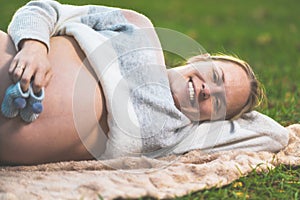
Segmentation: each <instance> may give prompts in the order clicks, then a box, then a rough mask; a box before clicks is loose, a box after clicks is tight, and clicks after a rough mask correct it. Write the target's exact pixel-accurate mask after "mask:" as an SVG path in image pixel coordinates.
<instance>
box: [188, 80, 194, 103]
mask: <svg viewBox="0 0 300 200" xmlns="http://www.w3.org/2000/svg"><path fill="white" fill-rule="evenodd" d="M189 92H190V100H191V101H194V99H195V91H194V87H193V83H192V81H189Z"/></svg>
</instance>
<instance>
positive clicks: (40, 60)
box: [0, 1, 288, 164]
mask: <svg viewBox="0 0 300 200" xmlns="http://www.w3.org/2000/svg"><path fill="white" fill-rule="evenodd" d="M9 34H10V36H11V38H12V40H11V38H10V37H9V36H8V35H7V34H6V33H4V32H1V38H0V40H1V42H0V44H1V45H0V55H1V59H0V80H1V85H0V98H1V99H3V98H4V95H5V91H6V89H7V88H8V87H9V86H10V85H12V84H16V83H20V86H21V87H20V89H21V90H22V91H27V90H28V88H29V85H30V84H32V88H33V92H35V93H39V92H40V90H41V89H42V88H43V87H45V99H44V100H43V107H44V110H43V112H42V113H41V114H40V116H39V118H38V119H37V120H35V121H34V122H32V123H25V122H24V121H22V120H21V118H20V117H15V118H6V117H4V116H0V162H1V163H4V164H36V163H44V162H54V161H63V160H83V159H94V158H96V159H105V158H113V157H118V156H126V155H133V156H135V155H138V156H139V155H149V156H151V157H158V156H163V155H167V154H170V153H184V152H186V151H188V150H191V149H195V148H201V149H203V150H207V151H208V150H212V149H213V150H226V149H234V148H240V149H243V148H244V149H245V148H246V149H247V148H248V150H255V151H258V150H268V151H278V150H279V149H280V148H282V147H283V146H284V145H285V144H286V143H287V139H288V138H287V133H286V130H285V129H284V128H283V127H281V126H280V125H279V124H277V123H276V122H274V121H273V120H272V119H270V118H268V117H266V116H263V115H261V114H259V113H257V112H252V113H250V115H251V116H252V117H251V119H250V118H249V119H248V120H243V119H239V120H236V121H224V119H233V118H237V117H238V116H241V115H242V114H243V113H245V112H249V111H250V110H251V109H253V108H254V106H255V105H256V103H257V100H258V99H259V94H260V89H259V87H258V82H257V80H256V78H255V76H254V74H253V72H252V70H251V68H250V67H249V66H248V65H247V64H246V63H245V62H243V61H241V60H239V59H236V58H233V57H230V56H209V55H207V54H205V55H200V56H198V57H194V58H192V59H190V61H189V63H188V64H187V65H186V66H182V67H178V68H174V69H170V70H168V72H167V71H166V69H165V65H164V61H163V54H162V50H161V47H160V43H159V42H158V38H157V36H156V33H155V32H154V29H153V26H152V24H151V22H150V21H149V20H148V19H147V18H146V17H144V16H142V15H140V14H138V13H136V12H134V11H129V10H122V9H116V8H108V7H103V6H82V7H79V6H70V5H62V4H59V3H58V2H56V1H32V2H30V3H28V4H27V5H26V6H24V7H23V8H21V9H20V10H19V11H17V13H16V14H15V16H14V18H13V20H12V22H11V24H10V27H9ZM59 35H60V36H59ZM66 35H70V36H72V37H67V36H66ZM55 36H59V37H55ZM50 38H51V39H50ZM16 49H17V50H16ZM9 74H10V75H11V76H9ZM222 119H223V120H222ZM210 120H213V121H215V120H221V121H219V122H209V121H210ZM204 121H205V122H204ZM212 127H213V128H212ZM271 130H274V131H271ZM219 136H220V138H219ZM195 138H198V139H197V140H195Z"/></svg>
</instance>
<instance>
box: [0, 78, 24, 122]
mask: <svg viewBox="0 0 300 200" xmlns="http://www.w3.org/2000/svg"><path fill="white" fill-rule="evenodd" d="M28 96H29V90H28V91H27V92H23V91H22V89H21V85H20V82H17V83H16V84H14V85H10V86H9V87H8V88H7V89H6V92H5V95H4V99H3V102H2V105H1V112H2V114H3V115H4V116H5V117H7V118H13V117H15V116H17V115H18V114H19V110H20V109H23V108H25V106H26V98H28Z"/></svg>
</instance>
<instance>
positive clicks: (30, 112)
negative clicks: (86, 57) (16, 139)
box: [20, 85, 45, 123]
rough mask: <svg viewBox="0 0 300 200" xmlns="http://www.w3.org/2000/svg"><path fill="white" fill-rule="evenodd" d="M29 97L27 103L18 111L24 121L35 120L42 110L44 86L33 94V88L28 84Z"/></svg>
mask: <svg viewBox="0 0 300 200" xmlns="http://www.w3.org/2000/svg"><path fill="white" fill-rule="evenodd" d="M29 94H30V96H29V98H28V100H27V105H26V107H25V108H24V109H22V110H21V111H20V116H21V118H22V119H23V120H24V121H25V122H28V123H30V122H33V121H34V120H36V119H37V118H38V117H39V115H40V113H41V112H42V111H43V104H42V101H43V99H44V97H45V91H44V88H42V90H41V91H40V92H39V93H38V94H34V92H33V89H32V87H31V85H30V87H29Z"/></svg>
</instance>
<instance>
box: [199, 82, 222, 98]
mask: <svg viewBox="0 0 300 200" xmlns="http://www.w3.org/2000/svg"><path fill="white" fill-rule="evenodd" d="M222 92H223V88H222V87H220V86H215V85H212V86H208V85H207V84H206V83H202V87H201V89H200V94H199V98H200V100H206V99H209V98H210V96H211V95H214V94H218V93H222Z"/></svg>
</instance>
